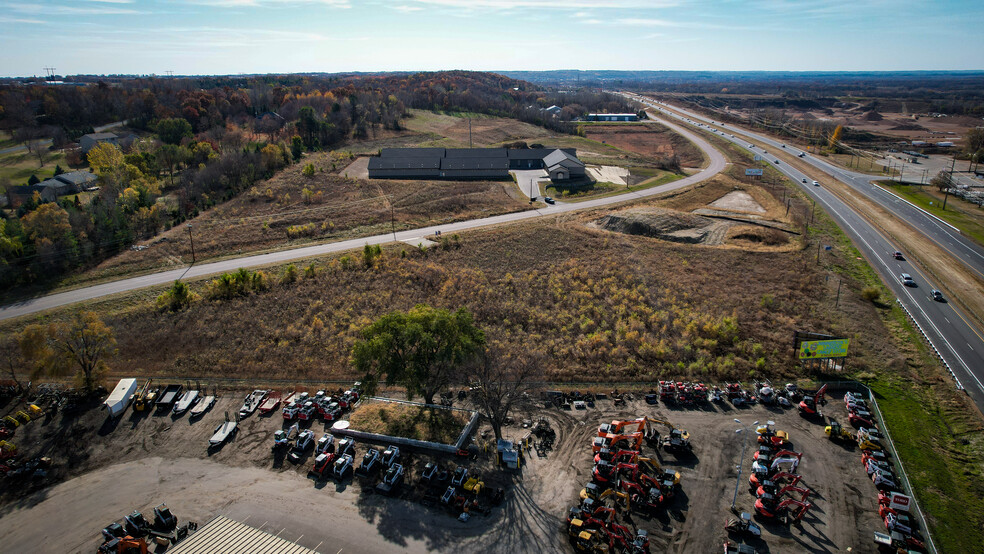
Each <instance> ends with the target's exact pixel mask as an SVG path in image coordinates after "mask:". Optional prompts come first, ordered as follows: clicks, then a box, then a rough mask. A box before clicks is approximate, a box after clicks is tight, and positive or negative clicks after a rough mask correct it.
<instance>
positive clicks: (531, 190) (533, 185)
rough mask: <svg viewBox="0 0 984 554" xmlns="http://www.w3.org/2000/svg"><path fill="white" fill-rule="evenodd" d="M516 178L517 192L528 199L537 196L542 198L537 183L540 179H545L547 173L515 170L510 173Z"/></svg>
mask: <svg viewBox="0 0 984 554" xmlns="http://www.w3.org/2000/svg"><path fill="white" fill-rule="evenodd" d="M509 173H512V174H513V175H515V176H516V186H517V187H519V191H520V192H522V193H523V194H525V195H526V196H528V197H530V198H534V197H537V196H543V193H541V192H540V186H539V184H537V181H539V180H540V179H545V178H546V177H547V172H546V171H545V170H543V169H517V170H513V171H510V172H509Z"/></svg>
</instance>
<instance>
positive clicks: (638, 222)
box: [598, 208, 727, 244]
mask: <svg viewBox="0 0 984 554" xmlns="http://www.w3.org/2000/svg"><path fill="white" fill-rule="evenodd" d="M598 226H599V227H601V228H602V229H605V230H608V231H614V232H616V233H625V234H627V235H640V236H644V237H651V238H658V239H662V240H668V241H671V242H683V243H688V244H720V242H721V239H722V238H723V237H722V236H718V235H722V234H723V233H722V231H723V230H724V229H722V227H726V226H727V224H723V223H722V222H720V221H714V220H713V219H710V218H707V217H702V216H699V215H694V214H688V213H682V212H672V211H665V210H658V209H654V208H648V209H646V210H644V211H643V210H630V211H625V212H619V213H614V214H610V215H606V216H605V217H603V218H601V219H600V220H598Z"/></svg>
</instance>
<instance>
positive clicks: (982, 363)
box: [633, 97, 984, 410]
mask: <svg viewBox="0 0 984 554" xmlns="http://www.w3.org/2000/svg"><path fill="white" fill-rule="evenodd" d="M633 99H636V100H638V97H634V98H633ZM642 103H644V104H646V105H647V106H649V107H651V108H653V109H656V110H658V111H659V112H660V113H661V114H663V115H664V116H666V117H668V118H673V119H675V120H677V121H681V122H684V123H689V124H691V125H694V126H697V125H700V123H699V122H696V121H694V120H693V118H691V119H690V121H688V120H687V117H686V116H681V115H678V114H676V113H674V112H672V111H668V110H665V109H663V108H662V107H661V106H660V104H659V103H657V102H655V101H653V100H649V99H646V100H642ZM673 109H674V110H675V109H676V108H673ZM710 130H711V131H713V132H715V134H717V135H718V136H719V137H721V138H723V139H725V140H727V141H730V142H732V143H734V144H736V145H737V146H739V147H740V148H744V149H746V150H749V151H751V152H754V153H755V154H759V155H761V156H762V158H763V160H764V161H766V162H767V163H769V164H772V166H773V167H774V168H776V169H777V170H779V171H780V172H782V173H783V174H785V175H786V176H787V177H789V178H790V179H792V180H793V182H795V183H798V184H799V185H800V187H801V188H802V189H803V191H804V192H806V194H807V195H809V196H810V197H811V198H813V199H814V200H816V202H817V204H818V205H819V206H821V207H823V208H824V210H825V211H826V212H827V213H828V214H830V216H831V217H832V218H833V219H834V221H836V222H837V224H838V225H839V226H840V227H841V229H843V230H844V232H845V233H847V235H848V236H849V237H850V238H851V240H852V241H853V242H854V244H855V246H857V248H858V250H860V251H861V252H862V253H863V254H864V256H865V257H866V258H867V259H868V261H869V262H870V263H871V265H872V267H873V268H874V269H875V271H876V272H878V274H879V275H880V276H881V278H882V280H883V281H884V282H885V284H886V285H887V286H888V287H889V289H891V290H892V292H893V293H894V294H895V295H896V297H897V298H898V300H899V302H900V303H901V304H902V305H903V306H905V308H906V309H907V310H908V311H909V313H910V314H911V315H912V317H913V318H914V319H915V320H916V321H917V322H918V323H919V326H920V327H921V328H922V329H923V331H924V332H925V333H926V336H927V338H928V339H929V341H930V343H931V345H932V346H933V347H935V348H936V350H937V351H938V352H939V353H940V356H941V357H942V358H943V359H944V360H945V361H946V363H947V364H948V365H949V367H950V369H951V371H953V374H954V376H955V377H956V379H957V380H958V382H959V383H960V384H961V385H962V386H963V387H964V388H965V389H966V391H967V393H968V394H969V395H970V396H971V398H972V399H973V400H974V402H975V403H976V404H977V406H978V407H979V408H981V409H982V410H984V337H981V336H980V335H979V334H978V332H977V330H976V329H975V327H974V326H972V325H971V324H970V323H969V321H968V319H967V318H966V316H964V315H963V314H962V313H961V312H960V310H959V309H958V308H956V307H955V306H954V305H953V304H950V303H947V302H937V301H935V300H933V298H932V295H931V291H932V289H938V288H939V286H938V285H936V284H935V283H934V282H933V281H932V280H931V279H930V277H929V276H928V275H926V274H924V273H923V272H922V271H920V270H919V268H917V267H915V266H914V265H911V264H909V263H908V262H905V261H899V260H896V259H895V258H893V257H892V253H893V252H895V251H896V250H899V248H898V246H897V245H895V244H894V243H893V242H892V241H891V240H889V239H888V237H886V236H885V235H883V234H882V233H881V232H880V231H878V230H877V229H875V228H874V226H873V225H871V224H870V223H868V221H867V220H866V219H864V218H863V217H861V216H860V215H859V214H858V213H857V212H855V211H854V210H853V209H852V208H851V207H850V206H849V205H847V204H846V203H844V202H843V201H842V200H841V199H840V198H839V197H838V196H836V195H835V194H833V193H832V192H830V191H828V190H826V189H825V188H824V187H823V186H813V184H812V183H813V181H814V180H819V175H807V174H805V173H803V172H801V171H799V170H798V169H796V168H794V167H792V166H790V165H789V164H787V163H785V162H783V161H782V160H780V159H779V158H777V157H776V156H775V155H773V154H771V153H770V152H768V151H765V152H763V151H762V149H761V148H756V147H754V146H750V145H749V144H748V140H747V137H743V136H742V133H741V132H739V130H737V129H735V130H734V133H731V132H730V131H728V130H727V129H726V130H725V131H714V130H713V129H710ZM732 134H734V135H735V136H732ZM779 148H780V149H781V145H780V147H779ZM787 149H788V148H787ZM776 162H779V163H776ZM804 180H806V183H804V182H803V181H804ZM901 273H908V274H909V275H911V276H912V277H913V279H914V280H915V282H916V285H917V286H915V287H907V286H904V285H902V283H901V280H900V278H899V275H900V274H901ZM862 340H863V337H862Z"/></svg>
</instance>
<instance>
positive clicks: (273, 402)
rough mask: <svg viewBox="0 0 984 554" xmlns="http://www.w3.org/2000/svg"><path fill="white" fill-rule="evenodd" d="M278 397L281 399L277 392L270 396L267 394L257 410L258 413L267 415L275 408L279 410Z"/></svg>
mask: <svg viewBox="0 0 984 554" xmlns="http://www.w3.org/2000/svg"><path fill="white" fill-rule="evenodd" d="M292 396H293V395H292ZM280 397H281V394H280V393H279V392H277V391H273V392H271V393H270V394H268V395H267V397H266V398H265V399H264V400H263V403H262V404H260V407H259V408H257V409H258V410H259V411H260V414H262V415H267V414H269V413H270V412H272V411H274V410H276V409H277V408H279V407H280Z"/></svg>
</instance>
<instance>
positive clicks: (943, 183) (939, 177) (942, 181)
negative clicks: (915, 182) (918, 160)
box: [929, 169, 950, 192]
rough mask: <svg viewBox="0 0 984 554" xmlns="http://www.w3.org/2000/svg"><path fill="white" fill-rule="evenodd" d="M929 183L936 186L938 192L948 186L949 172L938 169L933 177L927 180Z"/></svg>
mask: <svg viewBox="0 0 984 554" xmlns="http://www.w3.org/2000/svg"><path fill="white" fill-rule="evenodd" d="M929 184H931V185H933V186H934V187H936V188H937V189H938V190H939V191H940V192H943V191H945V190H946V189H948V188H950V172H949V171H946V170H945V169H943V170H940V172H939V173H937V174H936V176H935V177H933V178H932V179H930V180H929Z"/></svg>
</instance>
